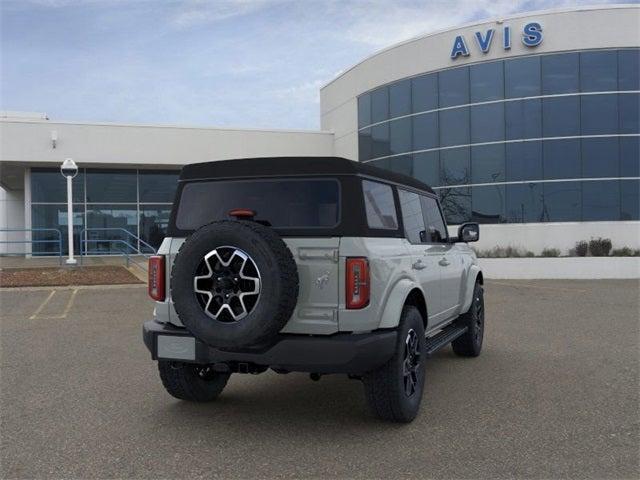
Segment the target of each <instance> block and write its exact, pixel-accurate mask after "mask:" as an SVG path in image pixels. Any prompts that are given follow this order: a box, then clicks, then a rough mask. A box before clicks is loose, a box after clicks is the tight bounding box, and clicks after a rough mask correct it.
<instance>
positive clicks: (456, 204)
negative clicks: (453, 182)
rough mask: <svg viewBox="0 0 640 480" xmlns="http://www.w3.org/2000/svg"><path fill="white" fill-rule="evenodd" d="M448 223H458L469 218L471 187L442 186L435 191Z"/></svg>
mask: <svg viewBox="0 0 640 480" xmlns="http://www.w3.org/2000/svg"><path fill="white" fill-rule="evenodd" d="M437 193H438V195H439V197H440V205H441V206H442V213H443V214H444V218H445V220H446V221H447V224H448V225H459V224H461V223H464V222H468V221H469V220H470V218H471V188H469V187H460V188H442V189H439V190H438V191H437Z"/></svg>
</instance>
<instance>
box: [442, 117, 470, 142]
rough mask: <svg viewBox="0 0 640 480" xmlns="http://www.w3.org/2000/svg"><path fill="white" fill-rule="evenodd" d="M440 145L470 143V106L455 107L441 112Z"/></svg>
mask: <svg viewBox="0 0 640 480" xmlns="http://www.w3.org/2000/svg"><path fill="white" fill-rule="evenodd" d="M439 123H440V146H441V147H448V146H452V145H466V144H468V143H469V108H468V107H464V108H454V109H452V110H441V111H440V112H439Z"/></svg>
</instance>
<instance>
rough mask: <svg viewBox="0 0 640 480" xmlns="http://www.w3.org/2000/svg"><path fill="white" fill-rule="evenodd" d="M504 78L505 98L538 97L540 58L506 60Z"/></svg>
mask: <svg viewBox="0 0 640 480" xmlns="http://www.w3.org/2000/svg"><path fill="white" fill-rule="evenodd" d="M504 77H505V97H506V98H519V97H535V96H537V95H540V57H528V58H518V59H516V60H507V61H506V62H505V64H504Z"/></svg>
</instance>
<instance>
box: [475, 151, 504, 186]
mask: <svg viewBox="0 0 640 480" xmlns="http://www.w3.org/2000/svg"><path fill="white" fill-rule="evenodd" d="M504 147H505V146H504V144H499V145H481V146H478V147H471V183H494V182H504V180H505V165H504Z"/></svg>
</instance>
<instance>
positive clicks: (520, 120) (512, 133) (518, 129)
mask: <svg viewBox="0 0 640 480" xmlns="http://www.w3.org/2000/svg"><path fill="white" fill-rule="evenodd" d="M504 108H505V124H506V138H507V140H514V139H519V138H540V137H542V100H540V99H539V98H537V99H534V100H517V101H514V102H506V103H505V104H504Z"/></svg>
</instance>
